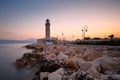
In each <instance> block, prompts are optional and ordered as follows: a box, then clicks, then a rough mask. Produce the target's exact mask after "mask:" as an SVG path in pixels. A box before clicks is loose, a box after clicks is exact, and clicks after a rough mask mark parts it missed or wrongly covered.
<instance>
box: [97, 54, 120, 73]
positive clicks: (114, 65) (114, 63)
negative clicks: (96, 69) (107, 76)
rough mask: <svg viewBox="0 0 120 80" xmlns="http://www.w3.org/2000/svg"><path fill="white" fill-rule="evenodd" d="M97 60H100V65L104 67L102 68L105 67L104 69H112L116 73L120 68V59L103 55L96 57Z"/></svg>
mask: <svg viewBox="0 0 120 80" xmlns="http://www.w3.org/2000/svg"><path fill="white" fill-rule="evenodd" d="M96 61H97V62H99V64H100V66H101V67H102V69H104V71H112V72H114V73H116V72H118V71H119V69H120V65H119V64H120V62H119V59H113V58H111V57H108V56H103V57H100V58H98V59H96Z"/></svg>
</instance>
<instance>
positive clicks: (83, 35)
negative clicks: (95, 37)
mask: <svg viewBox="0 0 120 80" xmlns="http://www.w3.org/2000/svg"><path fill="white" fill-rule="evenodd" d="M87 29H88V26H87V25H85V26H84V27H82V30H81V31H82V38H83V40H84V39H85V32H87V31H88V30H87Z"/></svg>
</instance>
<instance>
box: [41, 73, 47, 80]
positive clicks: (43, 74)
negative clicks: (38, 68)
mask: <svg viewBox="0 0 120 80" xmlns="http://www.w3.org/2000/svg"><path fill="white" fill-rule="evenodd" d="M48 75H49V72H41V73H40V80H43V79H45V78H47V77H48Z"/></svg>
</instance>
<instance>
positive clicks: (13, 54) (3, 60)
mask: <svg viewBox="0 0 120 80" xmlns="http://www.w3.org/2000/svg"><path fill="white" fill-rule="evenodd" d="M24 45H26V44H20V43H19V44H0V80H28V79H30V78H32V77H33V74H32V72H30V69H28V68H22V69H16V67H15V66H14V65H13V64H12V63H13V62H15V60H16V59H18V58H21V57H22V55H23V54H24V53H25V52H30V50H27V49H25V48H23V46H24Z"/></svg>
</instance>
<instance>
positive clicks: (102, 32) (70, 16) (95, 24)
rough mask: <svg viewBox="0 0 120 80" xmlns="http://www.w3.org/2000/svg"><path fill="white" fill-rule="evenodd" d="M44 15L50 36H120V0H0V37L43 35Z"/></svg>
mask: <svg viewBox="0 0 120 80" xmlns="http://www.w3.org/2000/svg"><path fill="white" fill-rule="evenodd" d="M47 18H48V19H49V20H50V23H51V26H50V27H51V36H52V37H57V36H59V37H61V34H62V33H64V37H65V38H66V39H67V40H68V39H72V35H74V38H75V39H77V38H82V32H81V29H82V27H83V26H85V25H87V26H88V32H87V33H86V36H89V37H105V36H106V37H107V36H108V35H109V34H115V37H120V0H0V39H28V38H44V36H45V20H46V19H47Z"/></svg>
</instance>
